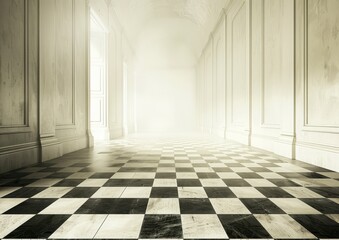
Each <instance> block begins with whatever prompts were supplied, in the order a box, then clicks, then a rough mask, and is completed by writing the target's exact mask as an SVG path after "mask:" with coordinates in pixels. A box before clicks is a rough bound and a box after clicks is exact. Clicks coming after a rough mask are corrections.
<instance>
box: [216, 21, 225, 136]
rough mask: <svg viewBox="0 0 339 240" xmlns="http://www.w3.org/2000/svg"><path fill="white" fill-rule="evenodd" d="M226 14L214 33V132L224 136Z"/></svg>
mask: <svg viewBox="0 0 339 240" xmlns="http://www.w3.org/2000/svg"><path fill="white" fill-rule="evenodd" d="M225 34H226V33H225V16H224V15H223V16H222V17H221V19H220V21H219V24H218V25H217V27H216V29H215V32H214V33H213V80H214V81H213V83H214V84H213V133H214V134H217V135H219V136H224V131H225V121H226V120H225V114H226V113H225V111H226V107H225V104H226V99H225V97H226V95H225V90H226V76H225V73H226V72H225V70H226V69H225V68H226V55H225V54H226V46H225V43H226V41H225Z"/></svg>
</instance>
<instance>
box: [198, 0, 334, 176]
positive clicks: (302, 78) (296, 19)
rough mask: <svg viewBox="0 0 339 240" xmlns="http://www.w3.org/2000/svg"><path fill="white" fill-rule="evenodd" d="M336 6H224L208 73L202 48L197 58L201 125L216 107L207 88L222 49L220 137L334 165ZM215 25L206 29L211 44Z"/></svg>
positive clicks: (327, 1) (266, 1)
mask: <svg viewBox="0 0 339 240" xmlns="http://www.w3.org/2000/svg"><path fill="white" fill-rule="evenodd" d="M338 11H339V3H338V1H336V0H324V1H315V0H308V1H303V0H300V1H296V2H295V1H293V0H252V1H251V0H241V1H231V2H230V4H229V5H227V6H225V9H224V13H225V14H224V15H222V16H221V17H220V21H219V24H220V22H223V21H225V22H226V31H225V32H224V33H222V34H225V39H226V51H225V52H223V53H220V51H216V50H215V51H213V57H212V58H213V73H208V72H207V73H206V64H205V65H203V64H202V63H201V62H203V61H206V58H207V56H206V50H205V51H204V52H203V54H202V55H201V57H200V60H199V64H198V65H197V73H198V74H199V76H198V79H199V83H202V82H204V84H199V85H198V86H200V87H198V89H197V93H199V94H200V98H201V99H203V101H197V103H198V108H199V109H201V110H200V111H199V112H200V113H201V115H200V120H199V122H200V123H201V124H200V126H201V128H202V129H204V131H205V132H209V130H208V128H206V127H204V126H205V125H206V119H210V118H211V117H212V119H214V120H213V122H214V123H215V120H216V117H215V116H216V115H215V114H216V112H220V110H216V109H218V101H216V100H215V99H217V97H216V96H214V101H213V106H212V108H213V109H214V111H216V112H214V113H211V112H210V111H209V110H208V107H207V106H208V100H206V97H205V96H206V94H207V91H208V89H206V86H208V85H210V84H212V85H213V84H214V86H216V77H215V76H217V75H218V73H217V69H218V68H217V63H218V61H219V62H220V60H218V59H220V57H221V56H224V58H225V60H226V67H225V71H226V78H225V81H226V97H221V98H222V99H223V101H224V103H225V105H226V121H225V125H226V134H225V137H226V138H229V139H232V140H236V141H239V142H242V143H245V144H249V145H252V146H254V147H259V148H262V149H265V150H268V151H272V152H275V153H277V154H280V155H282V156H286V157H289V158H295V159H298V160H302V161H306V162H310V163H313V164H316V165H318V166H322V167H326V168H330V169H333V170H337V171H338V170H339V161H338V159H339V131H338V126H339V122H338V119H339V113H338V106H339V70H338V69H339V52H338V51H339V48H338V44H337V42H338V34H337V33H338V28H339V19H338V14H337V13H338ZM294 14H295V15H294ZM219 28H220V26H219V25H216V26H215V28H214V30H213V31H212V33H213V34H212V35H213V36H214V37H213V38H212V39H211V40H210V42H211V41H212V45H214V49H215V48H216V47H215V44H216V36H217V35H218V34H220V30H219ZM295 33H296V35H295ZM210 44H211V43H208V44H207V45H206V49H207V48H208V47H209V45H210ZM204 71H205V72H204ZM212 76H213V80H211V79H210V78H211V77H212ZM220 78H222V77H220ZM201 93H203V94H201ZM214 94H216V92H215V90H214ZM221 95H222V94H221ZM219 101H222V100H219ZM220 105H222V104H220V103H219V106H220ZM204 124H205V125H204ZM213 134H217V131H213Z"/></svg>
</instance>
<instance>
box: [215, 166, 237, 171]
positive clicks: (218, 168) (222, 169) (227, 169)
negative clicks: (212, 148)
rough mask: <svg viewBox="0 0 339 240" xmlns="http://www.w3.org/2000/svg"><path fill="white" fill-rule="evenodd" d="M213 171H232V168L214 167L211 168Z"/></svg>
mask: <svg viewBox="0 0 339 240" xmlns="http://www.w3.org/2000/svg"><path fill="white" fill-rule="evenodd" d="M212 169H213V171H215V172H233V171H232V169H230V168H228V167H214V168H212Z"/></svg>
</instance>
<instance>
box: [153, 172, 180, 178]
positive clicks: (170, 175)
mask: <svg viewBox="0 0 339 240" xmlns="http://www.w3.org/2000/svg"><path fill="white" fill-rule="evenodd" d="M176 176H177V175H176V173H156V174H155V178H167V179H175V178H176Z"/></svg>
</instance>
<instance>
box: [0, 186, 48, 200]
mask: <svg viewBox="0 0 339 240" xmlns="http://www.w3.org/2000/svg"><path fill="white" fill-rule="evenodd" d="M45 189H46V188H45V187H23V188H20V189H18V190H16V191H14V192H12V193H10V194H7V195H6V196H4V197H5V198H30V197H33V196H34V195H36V194H38V193H39V192H41V191H43V190H45Z"/></svg>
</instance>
